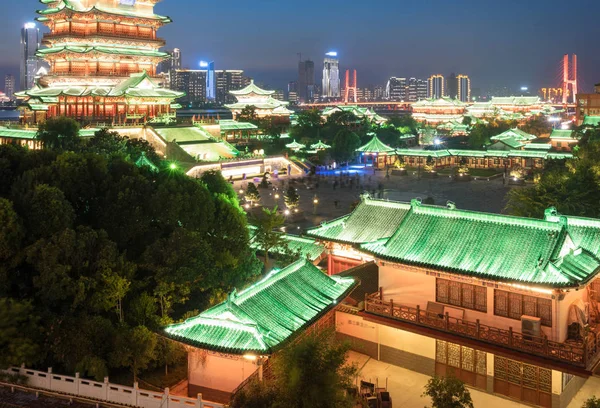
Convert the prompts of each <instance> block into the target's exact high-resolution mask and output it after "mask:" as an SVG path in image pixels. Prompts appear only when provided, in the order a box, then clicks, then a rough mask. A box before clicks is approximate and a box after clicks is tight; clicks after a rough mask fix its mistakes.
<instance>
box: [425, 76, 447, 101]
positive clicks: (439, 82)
mask: <svg viewBox="0 0 600 408" xmlns="http://www.w3.org/2000/svg"><path fill="white" fill-rule="evenodd" d="M427 94H428V96H429V98H433V99H439V98H441V97H443V96H445V95H446V93H445V88H444V76H443V75H439V74H437V75H432V76H430V77H429V90H428V93H427Z"/></svg>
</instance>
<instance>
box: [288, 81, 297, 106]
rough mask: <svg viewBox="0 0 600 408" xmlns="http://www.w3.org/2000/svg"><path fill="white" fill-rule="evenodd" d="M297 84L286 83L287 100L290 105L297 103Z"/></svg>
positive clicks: (292, 82)
mask: <svg viewBox="0 0 600 408" xmlns="http://www.w3.org/2000/svg"><path fill="white" fill-rule="evenodd" d="M298 99H299V96H298V83H297V82H296V81H291V82H288V86H287V100H288V101H289V102H291V103H296V102H298Z"/></svg>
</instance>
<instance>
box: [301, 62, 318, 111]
mask: <svg viewBox="0 0 600 408" xmlns="http://www.w3.org/2000/svg"><path fill="white" fill-rule="evenodd" d="M297 92H298V98H299V99H300V101H302V102H310V101H312V100H313V99H314V97H315V63H314V62H313V61H311V60H306V61H300V62H298V89H297Z"/></svg>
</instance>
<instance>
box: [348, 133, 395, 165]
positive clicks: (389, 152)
mask: <svg viewBox="0 0 600 408" xmlns="http://www.w3.org/2000/svg"><path fill="white" fill-rule="evenodd" d="M356 151H357V152H359V153H360V154H361V156H363V157H364V163H365V165H366V164H367V159H368V157H369V156H371V157H372V158H373V167H375V168H380V167H385V166H386V165H388V164H392V159H393V157H394V156H395V154H396V149H394V148H393V147H390V146H388V145H386V144H385V143H383V142H382V141H381V140H379V138H378V137H377V135H373V138H372V139H371V140H370V141H369V143H367V144H366V145H364V146H361V147H359V148H358V149H356ZM361 161H362V159H361Z"/></svg>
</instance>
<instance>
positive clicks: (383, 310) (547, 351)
mask: <svg viewBox="0 0 600 408" xmlns="http://www.w3.org/2000/svg"><path fill="white" fill-rule="evenodd" d="M365 312H367V313H372V314H376V315H380V316H385V317H389V318H392V319H394V320H400V321H405V322H409V323H413V324H418V325H420V326H425V327H430V328H433V329H436V330H442V331H445V332H448V333H452V334H456V335H459V336H463V337H467V338H471V339H475V340H479V341H484V342H486V343H490V344H494V345H499V346H502V347H507V348H510V349H513V350H516V351H521V352H526V353H531V354H535V355H538V356H542V357H546V358H550V359H553V360H556V361H559V362H563V363H568V364H573V365H576V366H580V367H588V364H589V363H591V362H592V361H593V360H595V358H596V357H598V356H599V355H600V333H594V336H593V339H592V340H589V339H588V340H586V341H584V342H582V343H580V344H567V343H559V342H555V341H551V340H548V338H547V337H545V336H544V337H538V336H531V335H528V334H523V333H520V332H516V331H513V329H512V327H509V328H508V330H507V329H501V328H498V327H493V326H488V325H485V324H482V323H480V322H479V319H477V320H476V321H475V322H473V321H468V320H464V319H460V318H456V317H452V316H449V315H448V313H446V314H443V315H439V314H437V313H432V312H429V311H427V310H422V309H421V308H420V306H417V307H416V308H415V307H410V306H405V305H398V304H394V301H393V300H390V301H385V300H383V297H382V295H381V292H375V293H373V294H370V295H365Z"/></svg>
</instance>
